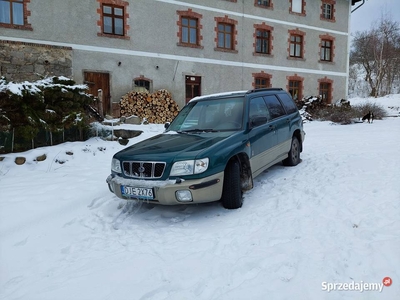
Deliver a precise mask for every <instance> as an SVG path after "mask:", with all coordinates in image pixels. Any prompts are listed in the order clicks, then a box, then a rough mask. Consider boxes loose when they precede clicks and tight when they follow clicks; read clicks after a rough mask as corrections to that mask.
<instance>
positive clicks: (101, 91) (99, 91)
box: [97, 89, 104, 117]
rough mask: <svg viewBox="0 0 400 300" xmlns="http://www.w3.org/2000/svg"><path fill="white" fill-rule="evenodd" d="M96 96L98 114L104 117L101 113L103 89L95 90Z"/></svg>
mask: <svg viewBox="0 0 400 300" xmlns="http://www.w3.org/2000/svg"><path fill="white" fill-rule="evenodd" d="M97 98H98V99H99V114H100V115H101V116H102V117H104V115H103V90H102V89H98V90H97Z"/></svg>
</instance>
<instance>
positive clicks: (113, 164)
mask: <svg viewBox="0 0 400 300" xmlns="http://www.w3.org/2000/svg"><path fill="white" fill-rule="evenodd" d="M111 171H114V172H117V173H122V170H121V164H120V162H119V160H118V159H116V158H113V159H112V161H111Z"/></svg>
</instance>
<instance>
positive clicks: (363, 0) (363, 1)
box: [351, 0, 365, 13]
mask: <svg viewBox="0 0 400 300" xmlns="http://www.w3.org/2000/svg"><path fill="white" fill-rule="evenodd" d="M364 3H365V0H362V3H361V4H360V5H359V6H357V7H356V8H355V9H353V10H352V11H351V12H352V13H353V12H355V11H356V10H357V9H359V8H360V7H361V6H363V5H364Z"/></svg>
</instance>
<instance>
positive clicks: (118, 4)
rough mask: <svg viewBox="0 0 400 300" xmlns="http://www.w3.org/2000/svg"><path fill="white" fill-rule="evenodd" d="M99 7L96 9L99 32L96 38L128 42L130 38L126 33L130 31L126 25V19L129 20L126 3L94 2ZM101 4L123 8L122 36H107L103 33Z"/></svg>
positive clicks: (127, 3) (108, 0)
mask: <svg viewBox="0 0 400 300" xmlns="http://www.w3.org/2000/svg"><path fill="white" fill-rule="evenodd" d="M96 1H97V2H98V3H99V5H100V7H99V8H97V13H98V15H99V19H98V20H97V26H98V30H99V32H98V33H97V35H98V36H104V37H109V38H115V39H122V40H129V39H130V37H129V36H128V31H129V29H130V26H129V25H128V19H129V14H128V5H129V2H128V1H123V0H96ZM103 4H110V5H117V6H121V7H123V8H124V35H123V36H122V35H115V34H107V33H103V11H102V5H103Z"/></svg>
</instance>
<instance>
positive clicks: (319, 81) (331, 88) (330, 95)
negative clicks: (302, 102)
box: [317, 76, 334, 104]
mask: <svg viewBox="0 0 400 300" xmlns="http://www.w3.org/2000/svg"><path fill="white" fill-rule="evenodd" d="M333 82H334V81H333V80H332V79H328V77H326V76H325V77H324V78H321V79H318V88H317V92H318V94H319V85H320V83H329V84H330V89H329V94H328V104H330V103H332V97H333Z"/></svg>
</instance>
